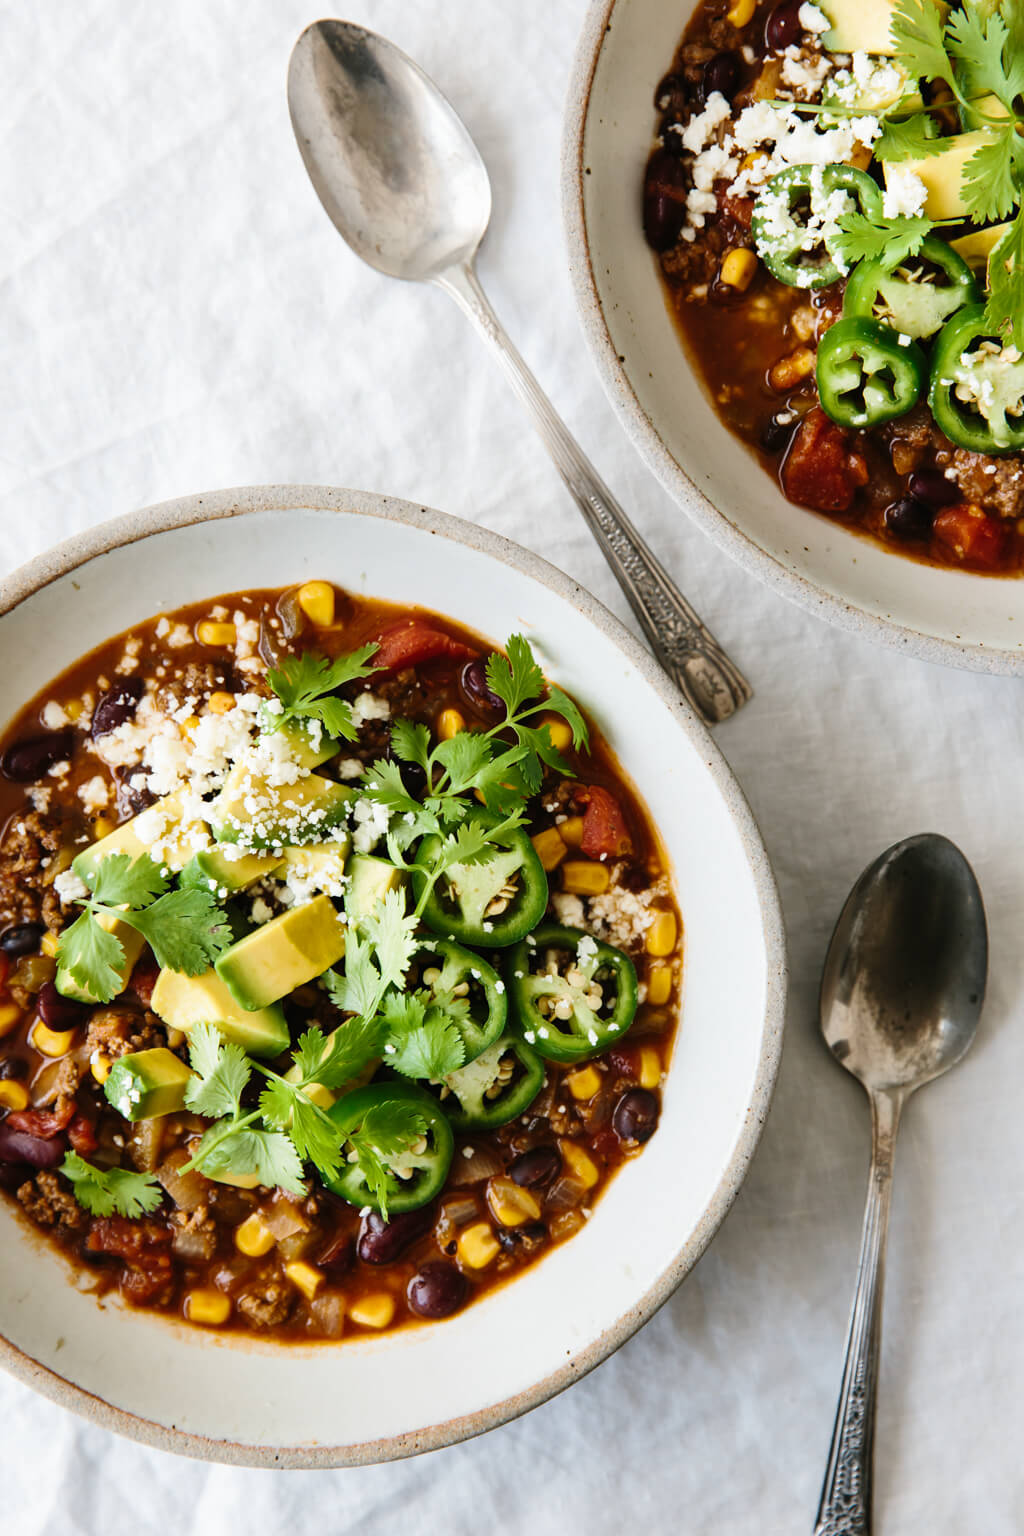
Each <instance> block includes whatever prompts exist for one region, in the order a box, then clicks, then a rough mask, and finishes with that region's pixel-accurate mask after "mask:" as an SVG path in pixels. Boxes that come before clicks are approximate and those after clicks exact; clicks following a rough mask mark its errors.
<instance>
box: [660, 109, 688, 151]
mask: <svg viewBox="0 0 1024 1536" xmlns="http://www.w3.org/2000/svg"><path fill="white" fill-rule="evenodd" d="M676 121H677V119H676V118H674V117H673V116H672V115H671V113H669V114H668V116H666V117H663V118H662V120H661V122H660V124H659V125H658V137H659V138H660V139H661V142H662V145H663V147H664V150H665V153H666V154H667V155H671V156H672V158H673V160H681V159H682V158H683V156H684V155H685V154H686V153H687V149H686V146H685V144H684V143H683V136H682V134H681V133H676V131H675V127H676Z"/></svg>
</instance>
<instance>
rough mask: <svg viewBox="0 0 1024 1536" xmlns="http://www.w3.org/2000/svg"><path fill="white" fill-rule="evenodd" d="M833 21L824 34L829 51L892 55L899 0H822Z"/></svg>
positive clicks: (822, 42)
mask: <svg viewBox="0 0 1024 1536" xmlns="http://www.w3.org/2000/svg"><path fill="white" fill-rule="evenodd" d="M819 9H821V10H822V11H824V13H825V15H826V16H827V17H828V19H829V21H830V22H831V23H832V27H831V30H830V31H828V32H823V33H822V34H821V45H822V47H823V48H827V49H828V51H829V53H875V54H883V55H885V56H886V57H891V56H892V55H893V54H894V53H895V52H896V45H895V43H894V42H893V40H892V37H891V35H890V30H889V29H890V27H891V26H892V18H893V15H894V14H895V11H896V0H821V5H820V7H819Z"/></svg>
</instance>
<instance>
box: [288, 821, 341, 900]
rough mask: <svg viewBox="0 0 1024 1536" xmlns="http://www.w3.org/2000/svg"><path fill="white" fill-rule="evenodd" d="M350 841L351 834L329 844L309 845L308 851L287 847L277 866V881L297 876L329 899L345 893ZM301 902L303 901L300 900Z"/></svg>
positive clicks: (333, 839)
mask: <svg viewBox="0 0 1024 1536" xmlns="http://www.w3.org/2000/svg"><path fill="white" fill-rule="evenodd" d="M349 842H350V838H349V836H348V833H345V834H344V836H342V837H339V838H337V839H335V838H332V839H331V841H330V842H329V843H310V844H308V845H307V846H306V847H305V848H286V849H285V850H284V856H283V858H282V859H281V863H280V865H279V867H278V878H279V879H280V880H286V879H287V878H288V876H289V874H294V875H295V876H296V877H297V879H299V880H313V881H315V882H316V883H317V884H318V886H319V888H320V889H321V890H323V892H324V894H325V895H328V896H341V895H343V894H344V891H345V882H346V871H347V869H348V864H349V858H348V849H349ZM300 899H301V898H300Z"/></svg>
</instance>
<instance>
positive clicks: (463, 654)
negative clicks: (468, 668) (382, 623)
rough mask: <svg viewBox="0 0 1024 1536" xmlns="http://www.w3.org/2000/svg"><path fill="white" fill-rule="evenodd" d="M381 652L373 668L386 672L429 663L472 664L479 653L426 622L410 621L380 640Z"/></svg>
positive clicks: (378, 653)
mask: <svg viewBox="0 0 1024 1536" xmlns="http://www.w3.org/2000/svg"><path fill="white" fill-rule="evenodd" d="M379 640H380V649H379V650H378V651H377V654H376V655H375V656H374V657H373V665H374V666H376V667H379V668H380V669H381V670H382V671H384V672H396V671H397V670H398V668H399V667H418V666H420V665H421V663H423V662H425V661H439V660H441V659H442V658H444V659H446V660H449V661H468V660H469V659H470V657H471V656H475V655H476V654H477V653H476V651H474V650H471V649H470V647H469V646H468V645H463V643H462V641H461V640H456V639H454V638H453V636H451V635H446V634H445V632H444V630H443V629H435V627H434V626H433V625H432V624H427V623H426V622H425V621H424V620H422V619H406V620H405V621H404V622H403V623H401V624H396V625H394V626H393V628H391V629H386V630H385V631H384V633H383V634H382V635H381V636H380V637H379Z"/></svg>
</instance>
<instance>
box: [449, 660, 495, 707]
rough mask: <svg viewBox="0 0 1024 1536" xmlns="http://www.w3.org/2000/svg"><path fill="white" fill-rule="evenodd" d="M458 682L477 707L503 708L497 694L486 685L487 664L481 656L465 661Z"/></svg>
mask: <svg viewBox="0 0 1024 1536" xmlns="http://www.w3.org/2000/svg"><path fill="white" fill-rule="evenodd" d="M459 682H460V683H461V684H462V691H463V693H464V694H465V695H466V698H467V699H468V700H469V702H470V703H471V704H475V705H476V707H477V708H478V709H494V710H498V711H501V710H504V708H505V706H504V704H503V703H502V702H501V700H500V699H499V698H498V695H497V694H496V693H494V692H492V690H491V689H490V688H489V687H488V685H487V666H486V663H485V662H484V660H483V658H482V657H480V656H478V657H477V659H476V660H475V661H467V662H466V665H465V666H464V667H463V669H462V676H461V677H460V679H459Z"/></svg>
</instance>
